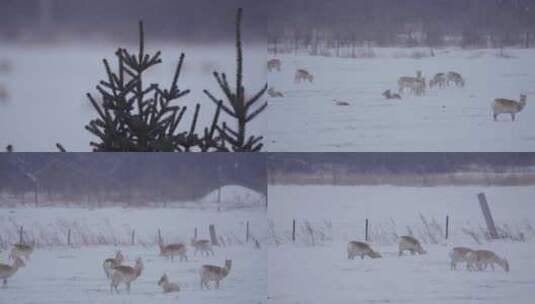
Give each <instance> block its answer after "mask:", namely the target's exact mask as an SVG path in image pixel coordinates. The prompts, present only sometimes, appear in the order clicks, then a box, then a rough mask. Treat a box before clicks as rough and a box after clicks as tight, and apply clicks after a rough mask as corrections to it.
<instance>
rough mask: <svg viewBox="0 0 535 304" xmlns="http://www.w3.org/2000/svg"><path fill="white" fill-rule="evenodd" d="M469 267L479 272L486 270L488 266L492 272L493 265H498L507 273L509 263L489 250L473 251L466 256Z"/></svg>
mask: <svg viewBox="0 0 535 304" xmlns="http://www.w3.org/2000/svg"><path fill="white" fill-rule="evenodd" d="M467 260H468V263H469V264H470V267H471V268H473V269H477V270H479V271H483V270H486V269H487V267H488V266H489V265H490V267H491V268H492V270H493V271H494V264H498V265H500V266H501V267H502V268H503V270H505V272H509V262H508V261H507V259H504V258H501V257H499V256H498V255H496V253H494V252H492V251H490V250H474V251H472V252H470V253H468V254H467Z"/></svg>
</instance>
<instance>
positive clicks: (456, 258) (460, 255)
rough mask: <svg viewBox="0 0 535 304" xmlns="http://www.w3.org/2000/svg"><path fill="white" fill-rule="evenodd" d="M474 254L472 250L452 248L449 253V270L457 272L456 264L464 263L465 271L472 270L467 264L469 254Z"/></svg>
mask: <svg viewBox="0 0 535 304" xmlns="http://www.w3.org/2000/svg"><path fill="white" fill-rule="evenodd" d="M471 252H474V250H472V249H470V248H466V247H454V248H453V249H452V250H451V251H450V258H451V270H457V264H458V263H466V269H467V270H470V271H471V270H473V268H472V265H471V264H470V263H469V258H468V257H469V253H471Z"/></svg>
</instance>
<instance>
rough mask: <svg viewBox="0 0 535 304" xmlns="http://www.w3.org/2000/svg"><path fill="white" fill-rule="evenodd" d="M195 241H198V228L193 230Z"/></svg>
mask: <svg viewBox="0 0 535 304" xmlns="http://www.w3.org/2000/svg"><path fill="white" fill-rule="evenodd" d="M193 239H194V240H196V239H197V227H195V229H193Z"/></svg>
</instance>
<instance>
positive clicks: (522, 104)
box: [518, 94, 528, 110]
mask: <svg viewBox="0 0 535 304" xmlns="http://www.w3.org/2000/svg"><path fill="white" fill-rule="evenodd" d="M527 98H528V97H527V96H526V94H520V101H519V102H518V104H519V105H520V107H521V108H520V109H521V110H522V109H523V108H524V107H525V106H526V102H527Z"/></svg>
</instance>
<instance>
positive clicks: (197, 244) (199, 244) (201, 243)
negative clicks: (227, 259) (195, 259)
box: [191, 239, 215, 255]
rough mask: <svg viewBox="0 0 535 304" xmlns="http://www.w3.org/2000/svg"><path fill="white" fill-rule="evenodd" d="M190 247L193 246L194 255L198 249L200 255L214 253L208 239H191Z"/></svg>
mask: <svg viewBox="0 0 535 304" xmlns="http://www.w3.org/2000/svg"><path fill="white" fill-rule="evenodd" d="M191 247H193V248H195V252H194V255H197V253H198V252H199V251H200V252H201V255H203V254H206V255H210V254H211V255H214V254H215V253H214V249H213V248H212V242H210V240H196V239H192V240H191Z"/></svg>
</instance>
